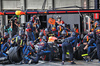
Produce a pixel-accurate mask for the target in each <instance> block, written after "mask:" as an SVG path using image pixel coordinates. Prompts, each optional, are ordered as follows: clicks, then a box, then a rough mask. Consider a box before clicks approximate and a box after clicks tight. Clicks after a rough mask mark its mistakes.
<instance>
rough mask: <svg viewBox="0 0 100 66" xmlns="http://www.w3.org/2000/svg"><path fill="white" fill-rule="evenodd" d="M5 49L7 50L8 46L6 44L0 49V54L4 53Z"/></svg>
mask: <svg viewBox="0 0 100 66" xmlns="http://www.w3.org/2000/svg"><path fill="white" fill-rule="evenodd" d="M7 48H9V44H8V43H5V44H4V45H3V47H2V49H1V51H2V52H4V51H6V50H7Z"/></svg>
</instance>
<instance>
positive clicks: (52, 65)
mask: <svg viewBox="0 0 100 66" xmlns="http://www.w3.org/2000/svg"><path fill="white" fill-rule="evenodd" d="M75 62H76V64H75V65H71V64H70V62H68V61H66V62H65V65H61V61H52V62H48V61H39V63H38V64H30V65H29V64H7V65H2V64H0V66H100V63H98V60H93V62H88V63H87V62H85V61H83V60H76V61H75Z"/></svg>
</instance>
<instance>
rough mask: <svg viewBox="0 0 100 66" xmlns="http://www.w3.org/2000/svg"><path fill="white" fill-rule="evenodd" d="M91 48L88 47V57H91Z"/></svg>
mask: <svg viewBox="0 0 100 66" xmlns="http://www.w3.org/2000/svg"><path fill="white" fill-rule="evenodd" d="M90 51H91V46H89V47H88V52H87V53H88V55H89V56H90Z"/></svg>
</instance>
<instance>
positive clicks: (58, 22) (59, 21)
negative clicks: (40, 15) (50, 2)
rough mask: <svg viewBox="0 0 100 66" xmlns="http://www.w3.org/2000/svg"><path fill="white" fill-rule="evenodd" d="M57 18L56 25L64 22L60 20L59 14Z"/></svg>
mask: <svg viewBox="0 0 100 66" xmlns="http://www.w3.org/2000/svg"><path fill="white" fill-rule="evenodd" d="M57 19H58V21H56V23H57V24H58V25H60V24H64V21H62V20H61V16H57Z"/></svg>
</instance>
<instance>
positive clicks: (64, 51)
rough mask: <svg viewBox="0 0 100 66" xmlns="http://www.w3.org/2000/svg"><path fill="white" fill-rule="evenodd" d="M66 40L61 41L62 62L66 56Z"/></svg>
mask: <svg viewBox="0 0 100 66" xmlns="http://www.w3.org/2000/svg"><path fill="white" fill-rule="evenodd" d="M65 44H66V42H64V43H62V62H64V61H65V58H66V45H65Z"/></svg>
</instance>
